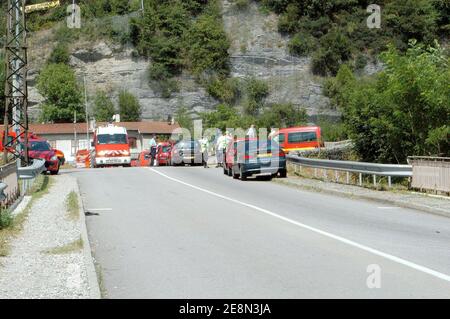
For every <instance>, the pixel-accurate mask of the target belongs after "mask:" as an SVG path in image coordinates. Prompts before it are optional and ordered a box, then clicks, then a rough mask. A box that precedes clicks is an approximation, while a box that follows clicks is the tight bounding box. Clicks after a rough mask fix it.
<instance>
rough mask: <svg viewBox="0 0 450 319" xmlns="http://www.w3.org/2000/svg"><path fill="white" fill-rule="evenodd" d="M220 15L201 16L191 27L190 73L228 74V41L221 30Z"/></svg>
mask: <svg viewBox="0 0 450 319" xmlns="http://www.w3.org/2000/svg"><path fill="white" fill-rule="evenodd" d="M220 19H221V17H220V15H215V14H210V13H209V12H207V13H205V14H203V15H201V16H200V17H199V18H198V19H197V21H195V23H194V24H193V25H192V27H191V29H190V31H189V35H188V42H189V52H188V55H189V61H190V64H191V69H192V72H193V73H194V74H196V75H201V74H203V73H205V72H206V73H214V72H215V73H219V74H221V75H227V74H228V72H229V64H228V49H229V48H230V41H229V40H228V38H227V35H226V33H225V31H224V29H223V26H222V23H220V22H218V21H220Z"/></svg>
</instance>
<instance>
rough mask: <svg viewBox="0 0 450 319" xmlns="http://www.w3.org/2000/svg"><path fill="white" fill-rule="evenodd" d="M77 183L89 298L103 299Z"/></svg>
mask: <svg viewBox="0 0 450 319" xmlns="http://www.w3.org/2000/svg"><path fill="white" fill-rule="evenodd" d="M76 183H77V189H76V191H77V195H78V206H79V207H80V209H79V214H80V224H81V230H80V231H81V238H82V240H83V255H84V260H85V265H86V271H87V277H88V278H87V279H88V283H89V296H90V298H91V299H101V298H102V297H101V293H100V285H99V283H98V277H97V272H96V271H95V265H94V258H93V256H92V250H91V243H90V241H89V236H88V232H87V225H86V216H85V215H84V205H83V200H82V199H81V192H80V185H79V184H78V180H77V181H76Z"/></svg>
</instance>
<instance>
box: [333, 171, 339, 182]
mask: <svg viewBox="0 0 450 319" xmlns="http://www.w3.org/2000/svg"><path fill="white" fill-rule="evenodd" d="M334 178H335V180H336V183H339V175H338V171H334Z"/></svg>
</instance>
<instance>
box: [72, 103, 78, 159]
mask: <svg viewBox="0 0 450 319" xmlns="http://www.w3.org/2000/svg"><path fill="white" fill-rule="evenodd" d="M73 137H74V139H75V145H74V155H75V156H76V155H77V151H78V138H77V111H73Z"/></svg>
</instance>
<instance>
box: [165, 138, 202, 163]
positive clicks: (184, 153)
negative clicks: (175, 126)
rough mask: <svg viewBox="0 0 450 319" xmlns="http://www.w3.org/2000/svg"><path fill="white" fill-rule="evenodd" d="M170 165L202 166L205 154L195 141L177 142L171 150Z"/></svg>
mask: <svg viewBox="0 0 450 319" xmlns="http://www.w3.org/2000/svg"><path fill="white" fill-rule="evenodd" d="M170 164H171V165H173V166H175V165H184V164H189V165H202V164H203V154H202V151H201V146H200V143H199V142H198V141H195V140H182V141H179V142H177V143H176V144H175V145H174V146H173V147H172V150H171V160H170Z"/></svg>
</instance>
